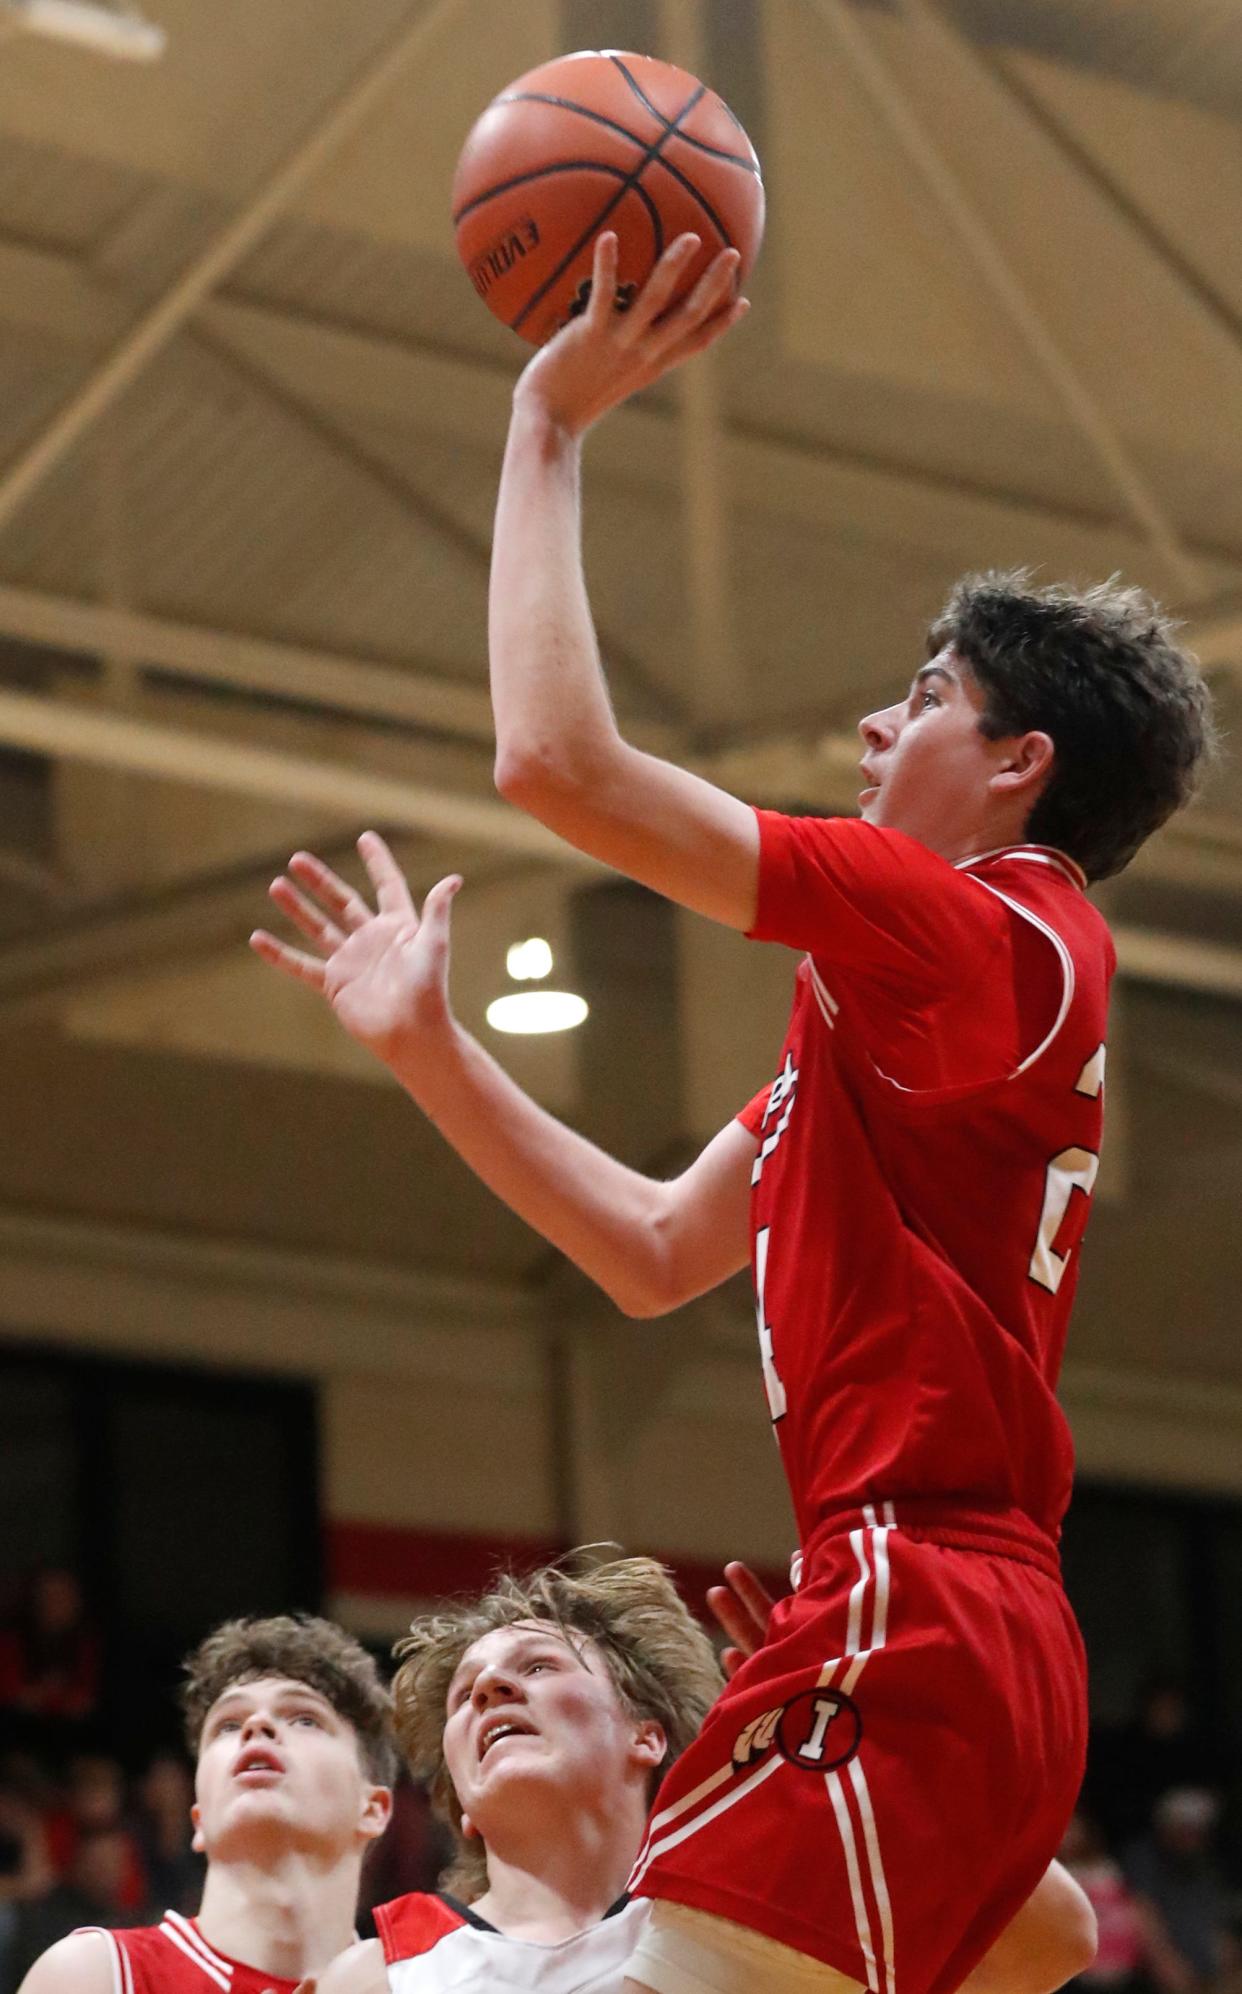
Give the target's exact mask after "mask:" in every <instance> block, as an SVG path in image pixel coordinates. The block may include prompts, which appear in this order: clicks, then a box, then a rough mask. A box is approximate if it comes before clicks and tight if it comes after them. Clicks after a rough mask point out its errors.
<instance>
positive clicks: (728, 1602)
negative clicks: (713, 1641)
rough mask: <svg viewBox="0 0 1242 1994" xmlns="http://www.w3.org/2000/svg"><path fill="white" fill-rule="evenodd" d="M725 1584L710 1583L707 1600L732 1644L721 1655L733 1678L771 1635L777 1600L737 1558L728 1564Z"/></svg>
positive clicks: (727, 1672) (722, 1663) (724, 1667)
mask: <svg viewBox="0 0 1242 1994" xmlns="http://www.w3.org/2000/svg"><path fill="white" fill-rule="evenodd" d="M724 1575H725V1581H726V1582H725V1584H724V1585H722V1586H709V1587H708V1589H707V1603H708V1605H709V1606H710V1608H711V1610H712V1613H713V1615H714V1616H715V1619H716V1621H717V1623H718V1624H719V1626H720V1628H721V1631H722V1632H723V1634H724V1636H725V1638H726V1640H727V1641H728V1642H729V1643H730V1645H729V1646H728V1647H727V1648H726V1649H725V1650H724V1652H723V1654H722V1655H721V1657H720V1661H721V1666H722V1667H723V1669H724V1672H725V1674H726V1675H727V1676H728V1677H729V1678H730V1680H732V1678H733V1677H734V1676H735V1675H736V1674H737V1672H738V1670H739V1669H740V1668H741V1666H742V1663H743V1662H745V1661H748V1660H749V1659H750V1657H751V1655H753V1654H755V1653H756V1652H757V1651H758V1650H759V1649H760V1648H761V1647H762V1646H763V1644H764V1641H765V1640H766V1639H767V1633H768V1622H769V1620H770V1619H771V1617H772V1608H773V1607H774V1606H775V1604H776V1601H775V1600H774V1599H773V1597H772V1595H771V1593H770V1592H769V1591H768V1589H767V1587H766V1586H765V1585H764V1583H763V1580H762V1579H761V1578H759V1577H758V1576H757V1575H756V1574H755V1573H754V1572H752V1571H751V1569H750V1566H749V1565H744V1564H743V1563H742V1562H741V1560H740V1559H736V1558H735V1559H734V1560H733V1562H732V1563H731V1564H728V1565H726V1566H725V1568H724Z"/></svg>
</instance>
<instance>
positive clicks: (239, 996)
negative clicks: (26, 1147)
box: [60, 900, 392, 1085]
mask: <svg viewBox="0 0 1242 1994" xmlns="http://www.w3.org/2000/svg"><path fill="white" fill-rule="evenodd" d="M255 918H256V920H262V918H263V906H262V901H261V900H258V901H256V915H255ZM60 1023H61V1025H62V1027H63V1029H64V1030H65V1031H67V1032H68V1033H70V1034H71V1036H72V1037H74V1038H77V1039H82V1040H87V1041H91V1042H94V1043H105V1044H109V1045H125V1046H130V1047H134V1048H141V1049H142V1050H144V1051H148V1052H153V1051H158V1052H178V1053H184V1054H186V1055H188V1056H189V1057H191V1058H198V1059H221V1060H229V1061H236V1060H244V1061H246V1062H247V1063H254V1064H258V1065H260V1066H283V1067H293V1068H295V1069H298V1070H300V1071H306V1072H312V1073H324V1074H332V1075H334V1076H335V1077H336V1078H338V1079H341V1080H362V1081H372V1082H374V1083H375V1084H376V1085H385V1084H386V1085H391V1084H392V1083H391V1081H390V1079H389V1076H388V1073H387V1069H386V1068H385V1067H383V1066H381V1065H380V1063H379V1061H378V1060H375V1059H372V1058H371V1057H370V1055H369V1054H368V1053H366V1052H364V1051H363V1049H362V1047H361V1046H359V1045H356V1044H355V1043H354V1041H353V1040H352V1039H351V1038H348V1037H347V1036H346V1034H345V1033H344V1032H343V1031H342V1030H341V1028H340V1026H339V1025H338V1024H337V1022H336V1020H335V1019H334V1017H333V1016H332V1013H331V1011H330V1010H329V1009H328V1007H327V1005H326V1004H321V1003H317V1002H316V1001H315V999H314V997H313V995H312V993H311V992H310V991H308V990H306V989H304V988H302V987H300V986H299V985H297V984H294V983H290V982H287V981H286V980H285V978H283V977H281V976H277V975H275V974H274V973H273V972H271V971H267V972H265V971H264V969H263V966H262V964H261V963H259V962H257V961H256V960H255V959H254V958H253V957H250V956H249V955H248V954H247V951H246V950H245V948H244V946H242V945H241V944H239V945H238V947H237V948H236V949H230V950H229V952H228V954H227V955H223V956H217V957H214V958H213V959H212V960H210V961H209V962H206V963H201V962H196V963H194V964H192V965H191V966H190V967H189V968H186V969H175V970H165V971H161V972H159V973H157V974H156V975H154V976H153V975H151V973H150V972H149V971H148V972H147V973H146V974H145V975H144V976H142V977H139V978H134V979H130V980H126V981H124V982H121V983H114V984H109V985H107V986H106V987H105V988H103V989H92V990H87V991H85V992H84V993H83V994H82V995H81V996H79V997H72V998H70V999H68V1000H67V1001H66V1002H65V1004H64V1005H63V1006H62V1007H61V1011H60Z"/></svg>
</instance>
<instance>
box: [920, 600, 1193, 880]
mask: <svg viewBox="0 0 1242 1994" xmlns="http://www.w3.org/2000/svg"><path fill="white" fill-rule="evenodd" d="M1176 628H1177V626H1176V625H1175V624H1174V623H1172V622H1171V621H1170V620H1169V618H1168V617H1166V616H1165V615H1164V614H1163V613H1162V612H1161V610H1160V608H1159V606H1158V604H1156V603H1155V602H1153V600H1152V598H1151V597H1150V596H1148V595H1145V594H1144V593H1143V591H1142V590H1141V589H1137V588H1123V587H1122V586H1120V584H1119V583H1118V581H1117V579H1116V577H1114V578H1113V580H1111V581H1107V582H1098V583H1096V584H1095V585H1094V586H1093V587H1090V588H1084V589H1074V588H1070V587H1067V586H1065V585H1063V584H1060V583H1056V584H1052V585H1049V586H1043V587H1036V586H1035V584H1034V582H1033V580H1032V577H1031V575H1030V573H1029V572H1028V571H1027V570H1026V569H1022V568H1018V569H1013V570H1010V571H1009V572H1007V573H991V574H982V575H966V576H964V577H963V579H962V580H961V581H959V582H956V583H955V584H954V586H953V588H952V590H951V591H950V594H949V599H948V601H947V602H946V604H945V606H944V609H943V610H942V611H941V613H940V615H939V616H938V617H937V618H936V620H935V622H934V623H933V624H932V625H931V627H930V629H929V631H928V648H929V654H930V655H931V656H933V657H934V656H935V654H936V653H937V652H938V651H942V650H944V649H946V648H948V649H951V650H952V651H953V652H954V653H955V654H956V655H957V656H958V657H959V658H961V659H963V660H964V661H965V662H966V664H967V665H969V667H970V669H971V672H972V673H973V675H974V677H975V678H976V680H977V681H978V683H979V686H980V688H981V689H982V691H983V694H984V698H985V707H984V713H983V718H982V720H981V722H980V726H981V728H982V730H983V732H984V733H985V734H986V735H987V736H988V737H989V739H991V740H997V739H999V738H1001V737H1002V736H1003V735H1006V734H1024V733H1027V732H1028V731H1031V730H1038V731H1040V732H1042V733H1045V734H1047V735H1049V736H1050V738H1051V740H1052V743H1053V746H1054V749H1055V751H1056V752H1055V757H1054V761H1053V767H1052V773H1051V776H1050V778H1049V780H1048V782H1047V784H1046V786H1045V787H1044V789H1043V790H1042V792H1041V794H1040V796H1039V798H1038V800H1037V802H1036V803H1035V806H1034V808H1033V809H1032V811H1031V815H1030V817H1029V819H1028V821H1027V825H1026V836H1027V837H1028V838H1029V839H1030V840H1031V842H1032V843H1034V844H1043V845H1053V846H1055V847H1056V848H1057V850H1059V851H1063V852H1067V853H1068V854H1069V856H1070V857H1071V858H1072V859H1076V860H1077V862H1078V864H1079V865H1080V866H1081V867H1082V869H1083V871H1084V872H1085V873H1086V875H1087V877H1088V879H1108V878H1109V877H1110V876H1111V875H1112V874H1113V873H1116V872H1120V871H1121V869H1122V867H1123V866H1125V865H1127V864H1128V863H1129V861H1130V860H1131V859H1132V858H1133V857H1134V854H1135V852H1136V851H1137V850H1138V848H1139V846H1140V845H1141V844H1142V843H1143V841H1144V839H1146V838H1149V837H1150V836H1151V834H1152V832H1153V831H1155V830H1158V829H1159V827H1160V825H1161V824H1163V823H1164V821H1165V819H1166V818H1168V817H1171V816H1172V815H1173V812H1174V811H1175V810H1179V809H1180V808H1181V807H1182V805H1183V804H1185V803H1188V802H1189V801H1190V799H1191V797H1192V796H1193V795H1194V792H1195V789H1196V787H1197V786H1198V782H1199V780H1200V778H1201V777H1202V775H1203V773H1204V772H1205V770H1206V769H1207V767H1208V766H1209V765H1210V763H1211V761H1212V759H1213V756H1214V755H1215V752H1216V734H1215V729H1214V727H1213V723H1212V702H1211V696H1210V694H1209V692H1208V688H1207V684H1206V682H1205V680H1204V678H1203V675H1202V673H1201V671H1200V670H1199V667H1198V664H1197V663H1196V661H1195V659H1194V658H1193V657H1191V655H1190V653H1189V652H1187V651H1183V650H1181V649H1180V648H1179V646H1178V645H1177V644H1176V643H1175V641H1174V637H1175V632H1176Z"/></svg>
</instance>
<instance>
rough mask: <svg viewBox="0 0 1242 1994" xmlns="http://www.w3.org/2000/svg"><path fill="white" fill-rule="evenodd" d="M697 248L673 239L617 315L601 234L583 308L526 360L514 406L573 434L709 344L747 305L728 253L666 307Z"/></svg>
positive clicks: (609, 257)
mask: <svg viewBox="0 0 1242 1994" xmlns="http://www.w3.org/2000/svg"><path fill="white" fill-rule="evenodd" d="M699 248H700V241H699V237H698V236H697V235H680V236H678V237H677V240H676V241H675V242H674V243H672V244H671V245H670V247H669V248H668V249H666V250H665V252H664V254H663V256H662V257H661V258H660V261H659V262H658V263H657V264H656V267H655V269H654V270H653V271H652V273H651V275H650V277H649V278H648V279H647V282H646V283H645V284H644V286H643V288H642V290H641V291H640V292H639V294H638V296H637V297H636V298H635V300H634V302H633V304H632V305H631V306H630V307H629V309H628V311H623V312H622V311H618V310H617V309H616V304H615V300H616V295H617V253H618V252H617V238H616V236H615V235H613V234H612V233H611V232H610V231H609V232H605V234H603V235H601V236H600V237H599V239H598V240H597V242H596V244H595V265H594V269H593V271H592V275H591V300H590V303H589V304H588V306H587V308H586V310H585V311H584V312H583V314H582V316H581V317H580V318H576V319H574V320H572V321H571V323H570V324H569V325H567V326H564V327H563V328H562V330H561V331H560V332H558V333H557V334H556V336H555V337H554V338H553V339H550V340H549V341H548V343H547V345H546V346H544V347H541V349H540V350H539V352H538V353H537V354H536V355H535V357H534V359H533V360H532V361H530V362H529V364H528V366H527V367H526V369H525V372H524V373H523V374H522V377H521V379H520V380H519V382H518V384H517V390H516V394H515V402H516V403H517V405H518V406H527V407H533V408H536V409H538V410H539V411H541V412H542V413H543V414H544V415H545V416H547V417H548V418H549V419H550V420H551V421H552V422H554V423H555V424H556V425H557V427H558V428H560V429H563V430H565V431H566V432H567V433H568V434H569V435H571V436H581V435H582V434H583V433H584V431H586V430H588V429H589V428H590V427H591V424H592V423H593V422H598V421H599V419H600V417H601V416H602V415H605V414H606V413H607V412H608V410H609V409H610V408H615V407H616V405H617V403H618V402H623V401H626V400H627V399H628V398H629V396H630V395H635V394H637V393H638V391H639V389H640V388H649V387H650V386H651V383H652V382H653V381H658V380H659V378H660V376H661V375H662V374H667V373H668V371H669V369H670V368H672V367H679V366H680V365H681V363H682V361H683V360H689V359H690V358H691V356H692V355H693V354H695V353H702V352H704V351H705V350H706V349H707V347H709V346H712V345H714V344H715V342H716V341H717V340H718V339H720V338H721V337H722V336H723V335H724V334H725V333H726V332H728V331H729V329H730V327H731V326H735V325H737V323H738V322H739V320H740V319H742V318H744V317H745V315H746V313H747V311H748V310H749V305H748V302H747V300H746V299H745V298H739V297H738V295H737V271H738V264H739V262H740V261H741V259H740V257H739V256H738V253H737V251H736V249H723V250H721V252H720V254H719V256H717V257H716V258H715V259H714V261H713V262H712V263H711V264H710V265H709V266H708V268H707V269H706V270H705V271H704V273H703V275H702V276H701V277H700V279H699V281H698V283H697V284H696V285H695V287H694V289H693V290H692V291H691V293H690V295H689V297H687V298H684V299H683V300H682V302H681V303H680V304H676V305H674V304H673V303H672V299H673V297H674V295H675V294H676V291H677V288H678V286H679V285H680V283H681V282H682V279H683V276H684V273H685V270H686V266H687V265H688V264H689V263H691V262H692V261H693V259H694V257H695V256H696V255H697V253H698V250H699Z"/></svg>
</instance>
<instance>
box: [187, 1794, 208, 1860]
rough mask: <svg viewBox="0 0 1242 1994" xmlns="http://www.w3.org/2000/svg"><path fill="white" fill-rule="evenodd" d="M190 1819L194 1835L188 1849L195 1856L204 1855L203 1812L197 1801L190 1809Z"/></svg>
mask: <svg viewBox="0 0 1242 1994" xmlns="http://www.w3.org/2000/svg"><path fill="white" fill-rule="evenodd" d="M190 1819H191V1821H192V1822H193V1823H194V1834H193V1838H192V1840H191V1842H190V1847H191V1848H192V1849H193V1851H194V1853H195V1855H196V1856H201V1855H205V1854H206V1843H205V1842H204V1841H203V1810H202V1808H201V1807H200V1806H199V1804H198V1802H197V1800H196V1801H195V1802H194V1805H193V1806H192V1807H191V1809H190Z"/></svg>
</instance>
